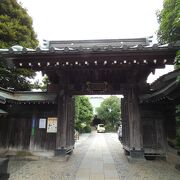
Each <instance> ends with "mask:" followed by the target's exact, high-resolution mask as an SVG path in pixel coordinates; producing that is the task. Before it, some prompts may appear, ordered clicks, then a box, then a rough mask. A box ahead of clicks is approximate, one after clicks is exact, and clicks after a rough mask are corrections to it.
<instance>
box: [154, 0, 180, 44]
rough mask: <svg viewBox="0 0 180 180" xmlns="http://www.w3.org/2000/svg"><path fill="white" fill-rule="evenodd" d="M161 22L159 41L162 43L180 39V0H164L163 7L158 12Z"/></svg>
mask: <svg viewBox="0 0 180 180" xmlns="http://www.w3.org/2000/svg"><path fill="white" fill-rule="evenodd" d="M157 17H158V22H159V24H160V27H159V30H158V41H159V43H160V44H165V43H171V42H175V41H177V40H180V1H179V0H164V3H163V9H162V10H161V11H160V12H158V13H157Z"/></svg>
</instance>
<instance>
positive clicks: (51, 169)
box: [9, 132, 180, 180]
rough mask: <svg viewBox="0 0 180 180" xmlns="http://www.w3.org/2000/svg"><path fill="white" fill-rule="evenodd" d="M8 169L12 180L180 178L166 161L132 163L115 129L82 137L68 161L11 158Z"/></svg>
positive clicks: (174, 179)
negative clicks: (114, 131)
mask: <svg viewBox="0 0 180 180" xmlns="http://www.w3.org/2000/svg"><path fill="white" fill-rule="evenodd" d="M9 173H10V178H9V179H10V180H81V179H82V180H86V179H88V180H115V179H120V180H160V179H163V180H180V172H179V171H177V170H176V169H174V166H173V165H170V164H168V163H166V162H165V161H161V160H155V161H145V162H141V163H136V164H134V163H129V162H128V161H127V158H126V157H125V156H124V153H123V149H122V146H121V144H120V142H119V141H118V139H117V134H116V133H105V134H100V133H96V132H93V133H92V134H86V135H83V136H81V137H80V140H79V141H77V143H76V146H75V150H74V153H73V154H72V155H71V157H70V159H69V160H68V161H67V162H65V161H62V158H59V157H51V158H42V159H40V160H35V161H24V160H18V159H14V160H13V159H11V160H10V162H9Z"/></svg>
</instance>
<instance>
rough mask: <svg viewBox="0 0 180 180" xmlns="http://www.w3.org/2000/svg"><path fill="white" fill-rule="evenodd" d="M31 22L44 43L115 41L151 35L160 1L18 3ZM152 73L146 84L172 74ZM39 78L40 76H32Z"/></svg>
mask: <svg viewBox="0 0 180 180" xmlns="http://www.w3.org/2000/svg"><path fill="white" fill-rule="evenodd" d="M18 1H19V2H21V3H22V6H23V7H24V8H26V9H27V11H28V14H29V15H30V16H31V17H32V19H33V27H34V30H35V32H36V34H37V37H38V39H39V41H40V42H42V40H43V39H45V40H85V39H86V40H87V39H118V38H140V37H149V36H152V35H153V36H154V38H153V43H156V42H157V41H156V36H155V33H156V32H157V30H158V26H159V25H158V22H157V17H156V12H157V10H161V9H162V7H163V0H18ZM172 70H173V67H172V66H168V67H166V69H165V70H156V73H155V75H152V74H151V75H150V77H149V79H148V83H151V82H153V81H154V80H155V79H157V78H158V77H159V76H160V75H162V74H164V72H165V73H167V72H169V71H172ZM36 78H37V79H38V78H39V79H40V78H41V77H40V76H37V77H36Z"/></svg>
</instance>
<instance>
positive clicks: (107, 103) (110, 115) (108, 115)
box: [96, 96, 121, 127]
mask: <svg viewBox="0 0 180 180" xmlns="http://www.w3.org/2000/svg"><path fill="white" fill-rule="evenodd" d="M96 112H97V116H98V117H99V118H100V119H102V120H104V121H105V124H106V125H108V126H111V127H114V126H116V124H117V122H119V121H120V117H121V111H120V99H119V98H118V97H117V96H110V97H109V98H107V99H105V100H104V101H103V102H102V103H101V105H100V107H98V108H96Z"/></svg>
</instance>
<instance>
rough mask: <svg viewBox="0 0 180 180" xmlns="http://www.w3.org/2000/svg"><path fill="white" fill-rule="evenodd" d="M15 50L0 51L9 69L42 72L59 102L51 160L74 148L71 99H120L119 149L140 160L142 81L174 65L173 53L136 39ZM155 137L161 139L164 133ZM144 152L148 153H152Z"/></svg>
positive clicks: (173, 48) (170, 48) (145, 86)
mask: <svg viewBox="0 0 180 180" xmlns="http://www.w3.org/2000/svg"><path fill="white" fill-rule="evenodd" d="M18 48H19V47H18ZM15 49H16V47H12V48H10V49H8V50H3V51H1V54H2V55H3V56H4V57H5V59H6V61H7V63H8V65H9V67H12V68H14V67H18V68H21V67H22V68H30V69H33V70H37V71H39V70H41V71H42V72H43V73H46V74H47V75H48V77H49V80H50V82H51V84H50V85H49V87H48V92H55V93H56V94H57V96H58V112H57V116H58V126H57V129H58V130H57V134H56V150H55V154H62V153H66V152H67V151H69V150H72V148H73V146H74V105H73V104H74V96H75V95H93V94H114V95H116V94H122V95H124V99H123V100H122V118H123V119H122V123H123V147H124V149H126V151H128V152H130V155H131V156H132V157H142V156H144V153H146V152H145V149H144V142H145V141H144V140H143V138H144V135H143V125H142V124H143V123H142V120H143V117H142V114H143V113H142V109H143V108H142V107H141V106H142V105H140V101H139V97H140V96H142V95H143V94H145V93H146V92H147V91H148V90H149V88H150V87H149V85H148V84H147V83H146V79H147V77H148V75H149V74H150V73H151V72H154V71H155V69H156V68H164V67H165V65H166V64H173V63H174V59H175V54H176V51H177V50H178V47H176V46H172V45H168V46H158V45H152V46H150V45H149V44H148V43H147V40H146V39H145V38H141V39H126V40H125V39H121V40H96V41H93V40H89V41H64V42H61V41H54V42H53V41H52V42H50V44H49V48H48V49H40V48H37V49H36V50H29V49H26V48H20V49H18V50H17V49H16V50H15ZM144 112H145V111H144ZM159 123H160V124H159V125H158V127H159V128H162V124H161V122H159ZM147 124H148V123H147ZM151 125H152V124H151ZM151 125H149V127H151ZM147 126H148V125H147ZM156 131H158V133H159V136H161V137H163V131H160V129H158V128H157V129H156ZM147 138H148V137H147ZM160 141H161V142H162V141H163V138H161V139H160ZM149 146H150V150H149V151H148V152H147V153H157V151H156V149H154V147H152V148H151V144H149ZM158 152H159V151H158ZM161 152H162V153H163V152H164V151H161Z"/></svg>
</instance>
